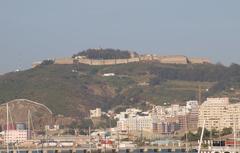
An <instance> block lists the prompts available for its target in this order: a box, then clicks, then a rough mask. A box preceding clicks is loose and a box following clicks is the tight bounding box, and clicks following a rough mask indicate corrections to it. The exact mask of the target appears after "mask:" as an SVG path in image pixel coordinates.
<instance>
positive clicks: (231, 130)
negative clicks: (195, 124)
mask: <svg viewBox="0 0 240 153" xmlns="http://www.w3.org/2000/svg"><path fill="white" fill-rule="evenodd" d="M232 133H233V129H232V128H231V127H229V128H224V129H223V130H222V132H221V136H224V135H228V134H232Z"/></svg>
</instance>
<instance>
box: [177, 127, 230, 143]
mask: <svg viewBox="0 0 240 153" xmlns="http://www.w3.org/2000/svg"><path fill="white" fill-rule="evenodd" d="M201 132H202V128H198V131H197V132H196V133H192V132H188V133H187V137H188V140H189V141H197V140H199V139H200V136H201ZM232 133H233V129H232V128H224V129H223V130H222V131H217V130H216V129H213V130H211V131H209V130H207V129H204V134H203V139H210V138H218V137H221V136H224V135H229V134H232ZM182 139H183V140H184V139H186V135H184V137H182Z"/></svg>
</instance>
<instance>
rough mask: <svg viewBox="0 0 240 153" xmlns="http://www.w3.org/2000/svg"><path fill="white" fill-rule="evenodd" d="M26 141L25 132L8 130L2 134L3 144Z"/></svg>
mask: <svg viewBox="0 0 240 153" xmlns="http://www.w3.org/2000/svg"><path fill="white" fill-rule="evenodd" d="M27 139H28V131H27V130H8V131H5V132H4V142H5V143H15V142H24V141H26V140H27Z"/></svg>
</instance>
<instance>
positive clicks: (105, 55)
mask: <svg viewBox="0 0 240 153" xmlns="http://www.w3.org/2000/svg"><path fill="white" fill-rule="evenodd" d="M135 54H136V53H135ZM76 56H86V57H87V58H90V59H126V58H130V57H131V53H130V52H129V51H125V50H120V49H111V48H106V49H102V48H100V49H87V50H84V51H81V52H79V53H77V54H75V55H73V58H74V57H76Z"/></svg>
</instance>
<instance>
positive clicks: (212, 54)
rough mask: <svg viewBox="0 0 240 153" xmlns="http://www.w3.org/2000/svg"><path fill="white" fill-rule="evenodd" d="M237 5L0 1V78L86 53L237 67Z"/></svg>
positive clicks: (208, 0) (220, 0)
mask: <svg viewBox="0 0 240 153" xmlns="http://www.w3.org/2000/svg"><path fill="white" fill-rule="evenodd" d="M239 6H240V1H239V0H228V1H227V0H200V1H193V0H175V1H174V0H165V1H163V0H118V1H117V0H39V1H33V0H1V1H0V53H1V54H0V73H5V72H8V71H13V70H15V69H18V68H22V69H23V68H24V69H25V68H29V67H30V66H31V63H32V62H33V61H37V60H41V59H46V58H54V57H64V56H71V55H72V54H73V53H77V52H78V51H81V50H83V49H87V48H95V47H102V48H120V49H131V50H134V51H138V52H140V53H154V54H160V55H168V54H171V55H172V54H178V55H179V54H183V55H187V56H197V57H198V56H200V57H209V58H210V59H211V60H212V61H214V62H222V63H224V64H229V63H232V62H235V63H240V9H239Z"/></svg>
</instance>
